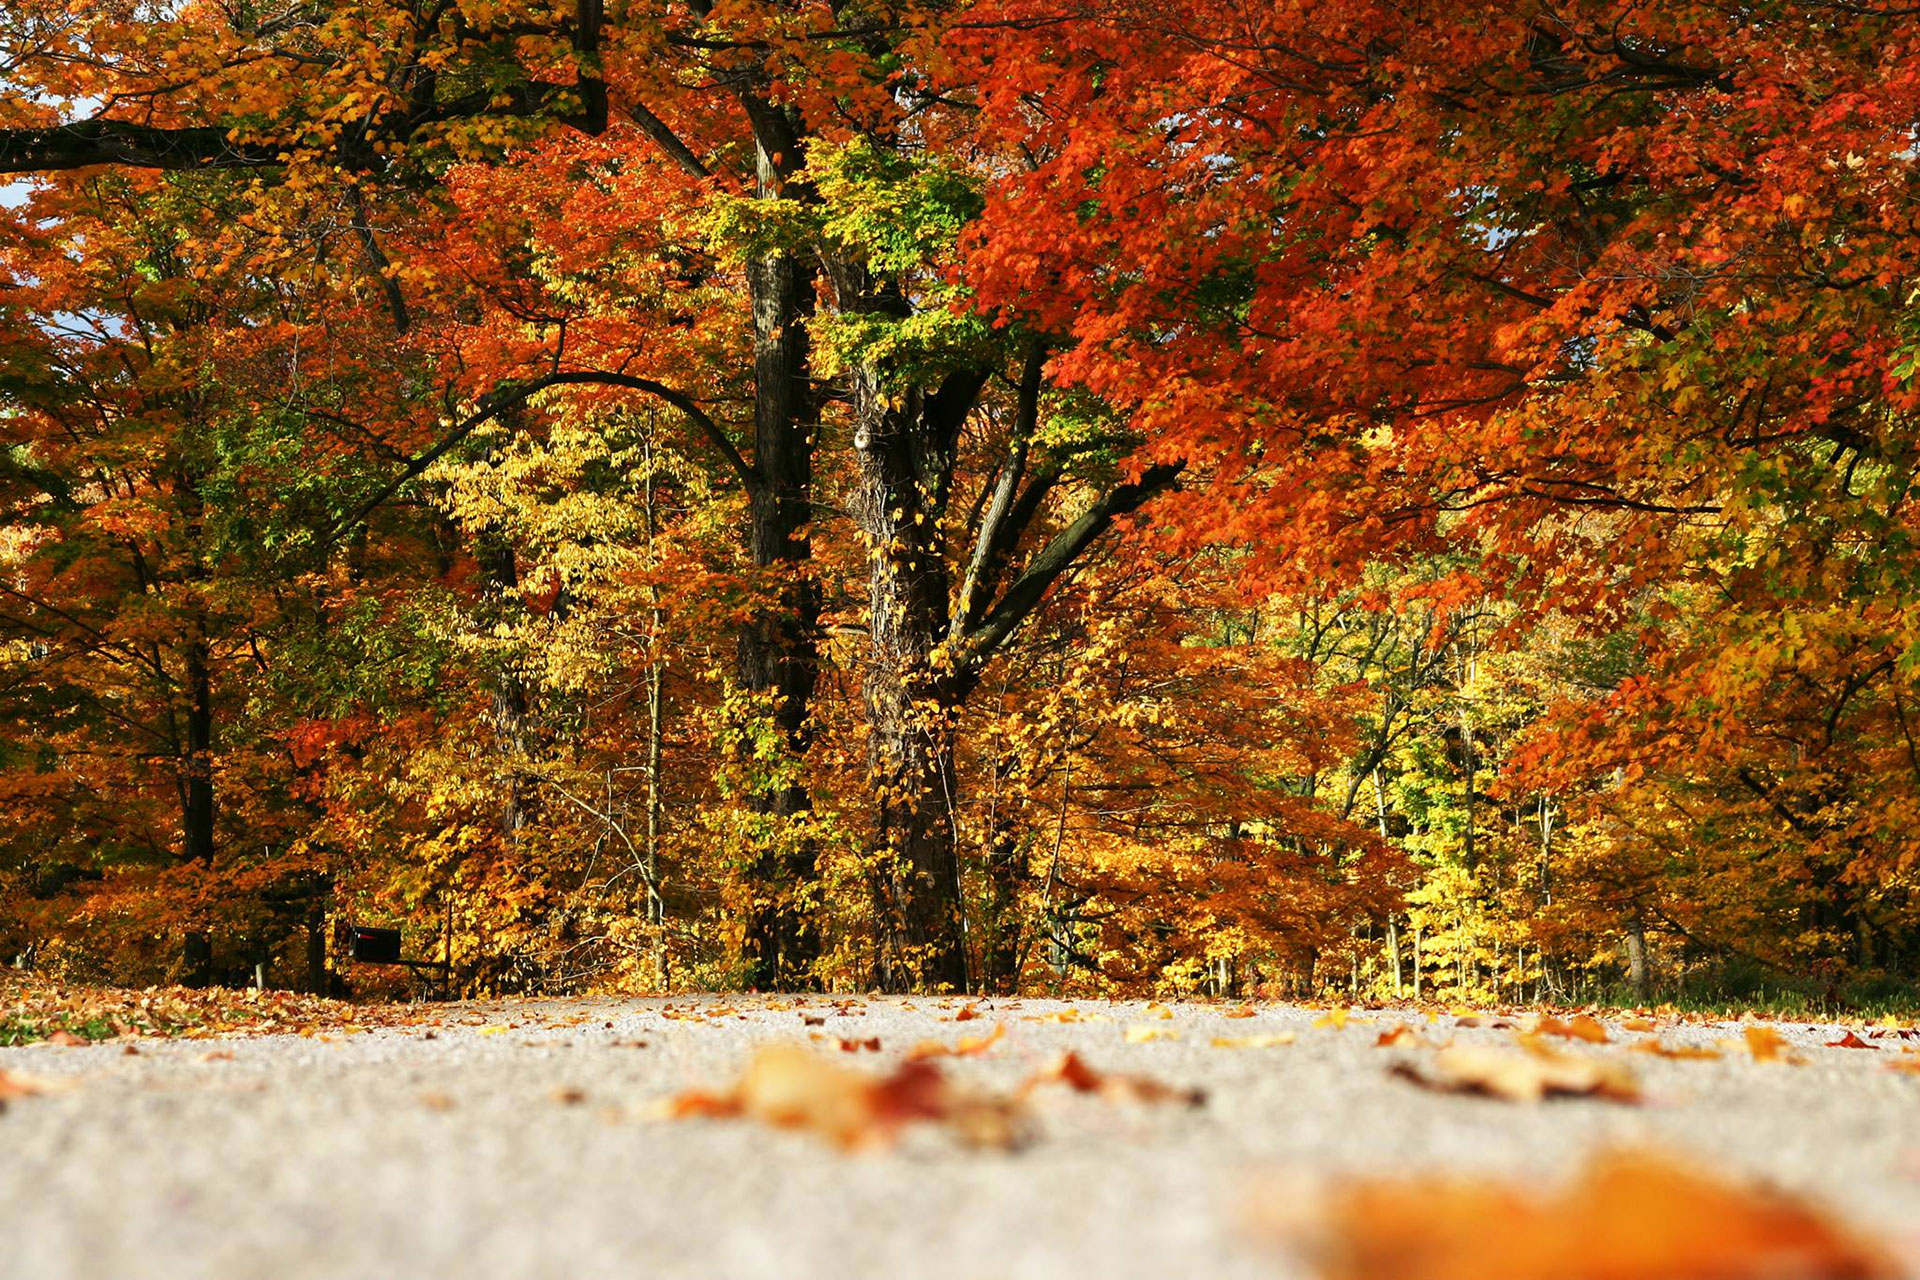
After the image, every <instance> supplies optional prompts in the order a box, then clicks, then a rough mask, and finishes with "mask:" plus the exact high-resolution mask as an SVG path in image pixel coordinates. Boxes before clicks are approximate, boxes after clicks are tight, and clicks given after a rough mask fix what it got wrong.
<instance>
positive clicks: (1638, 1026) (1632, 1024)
mask: <svg viewBox="0 0 1920 1280" xmlns="http://www.w3.org/2000/svg"><path fill="white" fill-rule="evenodd" d="M1620 1026H1621V1028H1622V1029H1623V1030H1626V1031H1640V1032H1646V1031H1653V1030H1656V1029H1657V1024H1655V1022H1654V1020H1653V1019H1652V1018H1628V1019H1627V1020H1626V1021H1624V1022H1622V1023H1621V1024H1620Z"/></svg>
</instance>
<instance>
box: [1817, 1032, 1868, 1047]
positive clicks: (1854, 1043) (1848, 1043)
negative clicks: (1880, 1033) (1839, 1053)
mask: <svg viewBox="0 0 1920 1280" xmlns="http://www.w3.org/2000/svg"><path fill="white" fill-rule="evenodd" d="M1876 1047H1878V1046H1875V1045H1870V1044H1868V1043H1867V1042H1866V1041H1865V1040H1862V1039H1861V1038H1860V1037H1859V1036H1857V1035H1855V1034H1853V1032H1851V1031H1849V1032H1847V1034H1845V1035H1843V1036H1841V1037H1840V1038H1839V1039H1838V1040H1829V1041H1827V1048H1829V1049H1873V1048H1876Z"/></svg>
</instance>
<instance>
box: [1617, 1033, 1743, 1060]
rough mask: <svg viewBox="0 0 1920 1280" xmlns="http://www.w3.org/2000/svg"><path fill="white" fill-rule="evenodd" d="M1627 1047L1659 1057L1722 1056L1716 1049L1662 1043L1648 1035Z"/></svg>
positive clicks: (1696, 1045) (1692, 1057)
mask: <svg viewBox="0 0 1920 1280" xmlns="http://www.w3.org/2000/svg"><path fill="white" fill-rule="evenodd" d="M1627 1048H1629V1049H1631V1050H1633V1051H1634V1052H1635V1053H1651V1054H1653V1055H1655V1056H1656V1057H1661V1058H1677V1059H1694V1060H1699V1061H1706V1060H1708V1059H1711V1058H1718V1057H1721V1056H1723V1055H1722V1054H1721V1052H1720V1051H1719V1050H1718V1049H1709V1048H1707V1047H1706V1046H1705V1045H1699V1044H1662V1043H1661V1042H1660V1041H1659V1040H1658V1039H1655V1038H1653V1037H1651V1036H1649V1037H1648V1038H1647V1039H1645V1040H1636V1041H1634V1042H1633V1043H1632V1044H1630V1045H1628V1046H1627Z"/></svg>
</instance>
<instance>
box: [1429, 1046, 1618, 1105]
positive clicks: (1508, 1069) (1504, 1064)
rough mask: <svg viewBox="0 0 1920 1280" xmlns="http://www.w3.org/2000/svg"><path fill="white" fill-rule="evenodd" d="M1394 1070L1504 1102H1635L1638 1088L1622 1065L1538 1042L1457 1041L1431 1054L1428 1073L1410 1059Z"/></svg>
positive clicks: (1432, 1084) (1455, 1090) (1444, 1089)
mask: <svg viewBox="0 0 1920 1280" xmlns="http://www.w3.org/2000/svg"><path fill="white" fill-rule="evenodd" d="M1392 1070H1393V1074H1394V1075H1396V1076H1398V1077H1400V1078H1401V1079H1403V1080H1409V1081H1411V1082H1413V1083H1414V1084H1417V1085H1419V1086H1420V1087H1421V1088H1423V1089H1434V1090H1437V1091H1439V1092H1442V1093H1472V1094H1481V1095H1484V1096H1486V1097H1490V1098H1504V1099H1506V1100H1507V1101H1509V1102H1538V1101H1540V1100H1541V1099H1542V1098H1547V1097H1592V1098H1605V1099H1608V1100H1609V1101H1612V1102H1638V1101H1639V1100H1640V1086H1639V1084H1638V1083H1637V1082H1636V1081H1635V1080H1634V1078H1633V1073H1632V1072H1631V1071H1628V1070H1627V1069H1626V1067H1624V1066H1622V1065H1620V1064H1619V1063H1616V1062H1610V1061H1608V1060H1606V1059H1604V1058H1588V1057H1580V1056H1577V1055H1575V1054H1571V1053H1562V1052H1560V1051H1559V1050H1557V1049H1549V1048H1546V1047H1545V1046H1543V1045H1535V1046H1531V1047H1529V1048H1528V1050H1527V1052H1525V1053H1515V1052H1513V1051H1511V1050H1507V1049H1490V1048H1483V1047H1481V1046H1478V1045H1457V1046H1455V1047H1453V1048H1450V1049H1442V1050H1440V1052H1439V1053H1437V1054H1435V1055H1434V1058H1433V1067H1432V1070H1430V1071H1422V1070H1421V1069H1420V1068H1419V1067H1417V1066H1415V1065H1414V1064H1413V1063H1410V1062H1402V1063H1398V1064H1396V1065H1395V1066H1394V1067H1393V1069H1392Z"/></svg>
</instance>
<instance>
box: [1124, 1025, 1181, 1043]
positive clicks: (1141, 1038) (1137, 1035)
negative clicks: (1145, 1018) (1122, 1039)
mask: <svg viewBox="0 0 1920 1280" xmlns="http://www.w3.org/2000/svg"><path fill="white" fill-rule="evenodd" d="M1126 1037H1127V1043H1128V1044H1152V1043H1153V1042H1154V1041H1155V1040H1178V1039H1179V1038H1180V1033H1179V1032H1178V1031H1169V1030H1167V1029H1166V1028H1165V1027H1150V1026H1148V1025H1147V1024H1146V1023H1144V1022H1141V1023H1135V1024H1134V1025H1133V1026H1131V1027H1128V1028H1127V1030H1126Z"/></svg>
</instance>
